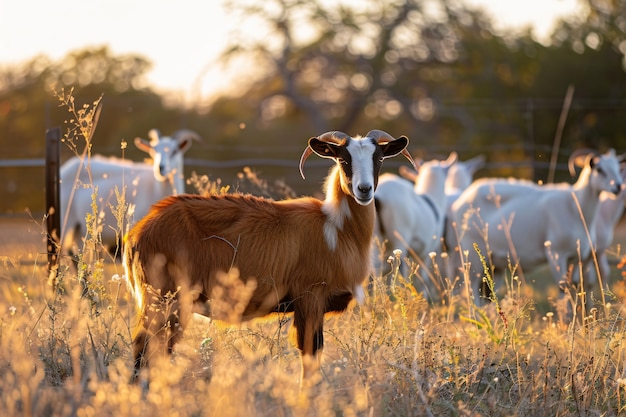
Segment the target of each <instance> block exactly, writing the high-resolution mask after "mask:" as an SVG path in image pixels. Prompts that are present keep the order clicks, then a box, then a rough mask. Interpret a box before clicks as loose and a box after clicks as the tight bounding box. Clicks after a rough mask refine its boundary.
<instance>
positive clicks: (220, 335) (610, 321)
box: [0, 218, 626, 417]
mask: <svg viewBox="0 0 626 417" xmlns="http://www.w3.org/2000/svg"><path fill="white" fill-rule="evenodd" d="M623 229H624V228H623V227H622V226H620V232H619V233H618V236H617V240H618V241H620V242H621V239H623V238H624V236H625V234H624V233H622V232H621V230H623ZM43 237H44V234H43V229H42V227H41V226H40V225H39V224H37V222H36V221H33V220H28V219H22V218H5V219H1V220H0V264H1V266H0V281H1V283H2V285H1V286H0V410H3V411H2V412H1V413H0V414H2V415H6V416H16V415H20V416H31V415H33V416H44V415H50V416H100V415H102V416H105V415H106V416H110V415H115V416H118V417H124V416H146V415H150V416H153V417H157V416H300V415H315V416H428V415H450V416H470V415H471V416H473V415H485V416H511V415H515V416H533V417H538V416H614V415H620V414H622V413H624V414H626V399H625V398H624V395H625V394H626V391H624V387H625V386H626V379H625V376H626V375H625V369H626V350H625V349H624V335H625V333H624V315H625V312H624V306H623V304H622V302H621V300H623V299H624V296H625V294H626V289H625V288H626V287H625V286H624V283H623V282H622V279H621V278H620V271H619V270H617V269H616V268H615V270H614V276H613V279H612V280H611V282H610V284H608V289H610V292H609V291H606V293H605V295H606V297H607V305H598V306H595V307H596V309H595V310H591V309H590V310H589V312H588V313H587V314H586V315H585V317H581V316H580V315H579V314H577V315H576V317H575V318H574V319H573V320H563V319H562V318H561V316H560V314H559V307H558V306H557V303H556V302H555V300H556V299H558V298H559V294H558V291H557V289H556V288H555V286H554V285H552V284H550V283H547V284H546V283H545V280H546V279H549V278H546V275H545V273H542V272H541V271H540V272H538V273H536V274H534V275H533V276H531V277H528V281H529V282H527V283H519V284H517V283H516V285H512V286H510V287H509V288H508V289H505V290H504V295H503V297H502V298H501V299H500V300H499V307H500V310H499V311H498V310H497V309H496V307H495V305H494V303H492V304H491V305H489V306H487V307H484V308H479V307H477V306H475V305H473V304H472V303H470V302H469V301H468V300H467V299H466V298H465V297H463V296H461V295H460V294H458V295H457V294H456V293H460V292H459V291H456V292H455V293H454V295H448V294H445V293H439V294H435V297H433V299H432V300H427V299H426V298H425V297H424V296H423V295H422V292H421V288H420V287H419V285H418V286H417V288H416V287H414V286H413V285H411V284H409V283H406V282H404V280H403V279H402V277H398V280H397V281H396V282H397V285H396V286H395V288H394V289H390V288H389V287H388V286H387V285H385V284H384V283H385V282H386V281H387V279H388V277H373V279H372V288H371V291H370V293H369V295H368V297H367V298H366V300H365V302H364V303H363V304H362V305H352V306H351V307H350V308H349V310H348V311H347V312H346V313H344V314H342V315H338V316H334V317H329V318H328V319H327V321H326V325H325V334H324V336H325V341H326V343H325V350H324V354H323V359H322V368H321V369H322V372H321V375H319V378H318V379H317V380H316V381H312V382H313V383H312V387H310V388H309V389H305V390H300V389H299V383H298V377H299V367H300V361H299V356H298V352H297V350H296V349H295V348H294V347H293V346H292V344H291V343H290V341H289V335H288V333H289V327H290V325H291V318H290V317H289V316H276V317H274V318H273V319H271V320H265V321H259V322H251V323H247V324H245V325H241V326H238V327H234V328H233V327H224V326H219V325H215V323H209V322H208V320H205V319H201V318H197V319H194V322H193V324H192V326H191V328H190V329H188V331H187V332H186V337H185V338H184V340H183V341H182V343H181V344H179V345H178V346H177V348H176V352H175V354H174V356H173V360H172V362H171V363H168V364H164V365H163V366H162V367H161V368H160V369H153V370H152V372H153V375H151V381H152V382H151V385H150V389H149V390H143V389H142V388H141V387H140V386H138V385H133V384H129V380H130V377H131V368H132V363H131V362H132V360H131V357H130V356H131V353H130V340H131V321H132V319H131V318H130V317H131V315H132V314H131V313H132V311H133V304H132V301H131V300H130V299H129V297H128V294H127V292H126V287H125V282H124V280H123V279H122V278H120V277H121V276H122V271H121V267H120V265H119V264H116V263H113V262H110V261H101V260H99V259H95V260H94V261H93V262H92V263H90V264H89V265H88V267H89V274H88V276H89V285H88V291H87V292H86V293H84V294H83V295H82V296H81V292H82V287H81V285H80V284H79V282H78V279H77V275H76V273H74V272H72V271H71V270H67V271H62V272H61V273H60V275H59V277H60V288H61V289H62V290H61V291H57V292H54V291H52V288H51V287H50V285H48V275H47V270H46V257H45V256H44V255H43V250H44V247H45V246H44V243H43ZM548 282H549V281H548ZM596 298H599V297H597V290H596ZM564 302H567V300H565V301H564Z"/></svg>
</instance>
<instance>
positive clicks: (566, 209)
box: [446, 150, 622, 296]
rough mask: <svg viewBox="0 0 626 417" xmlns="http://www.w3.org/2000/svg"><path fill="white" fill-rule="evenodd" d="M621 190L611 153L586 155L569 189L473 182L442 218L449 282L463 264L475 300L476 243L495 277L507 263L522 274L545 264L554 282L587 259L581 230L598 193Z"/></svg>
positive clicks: (478, 268) (514, 182)
mask: <svg viewBox="0 0 626 417" xmlns="http://www.w3.org/2000/svg"><path fill="white" fill-rule="evenodd" d="M621 186H622V178H621V175H620V172H619V161H618V158H617V157H616V156H615V152H614V151H613V150H611V151H609V152H607V153H606V154H604V155H601V156H596V155H588V156H587V157H586V159H585V162H584V167H583V169H582V171H581V173H580V175H579V177H578V180H577V181H576V183H575V184H574V185H569V184H560V185H549V186H541V185H537V184H535V183H533V182H530V181H522V180H511V179H509V180H504V179H481V180H477V181H475V182H474V183H473V184H472V185H471V186H470V187H469V188H468V189H467V190H465V191H464V192H463V193H462V194H461V196H460V197H459V198H458V199H457V200H456V201H455V202H454V203H453V204H452V208H451V210H450V214H451V215H450V218H449V219H448V220H447V222H448V224H447V227H446V242H447V244H448V247H449V248H451V249H453V250H454V251H455V253H454V254H453V256H450V257H449V258H450V264H451V265H452V268H451V271H450V274H449V276H450V278H451V279H452V278H453V277H454V276H455V275H456V274H459V272H460V271H461V270H462V267H463V265H464V264H465V263H466V262H468V261H469V273H470V274H469V277H470V280H471V282H472V286H473V287H474V291H475V292H474V294H475V296H478V294H479V292H478V291H479V287H480V286H481V285H482V284H481V283H482V277H483V265H482V263H481V261H480V258H479V256H478V254H477V253H476V251H475V250H474V248H473V244H474V243H476V244H478V246H479V248H480V250H481V252H482V254H483V255H484V256H485V257H486V258H487V262H488V264H489V263H491V266H492V267H495V268H496V270H499V271H500V272H499V273H504V272H505V271H506V269H507V267H508V265H509V263H511V264H512V265H520V266H521V268H522V269H523V270H532V269H534V268H535V267H536V266H538V265H540V264H544V263H548V264H549V265H550V268H551V273H552V275H553V277H554V279H555V281H556V282H560V281H561V280H562V279H564V278H566V277H567V276H568V273H569V272H568V271H569V270H568V266H569V265H571V264H572V262H577V261H578V260H579V256H580V257H581V258H582V260H587V259H589V256H590V252H591V245H590V242H589V239H588V236H587V233H586V228H588V227H590V226H591V225H592V224H593V222H594V217H595V215H596V211H597V208H598V204H599V196H600V193H601V192H602V191H608V192H611V193H614V194H616V193H618V192H619V191H620V190H621ZM574 196H575V197H576V200H575V199H574ZM577 202H578V204H579V205H580V211H579V209H578V206H577ZM581 213H582V218H581ZM456 242H458V245H457V244H456ZM578 244H580V255H579V246H578ZM464 252H466V253H467V256H468V257H467V259H465V256H464V255H465V254H464Z"/></svg>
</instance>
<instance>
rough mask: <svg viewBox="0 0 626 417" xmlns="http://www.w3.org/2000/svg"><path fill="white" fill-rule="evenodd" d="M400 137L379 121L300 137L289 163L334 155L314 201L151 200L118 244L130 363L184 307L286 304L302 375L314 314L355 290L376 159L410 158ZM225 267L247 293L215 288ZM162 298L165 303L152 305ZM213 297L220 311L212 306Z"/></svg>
mask: <svg viewBox="0 0 626 417" xmlns="http://www.w3.org/2000/svg"><path fill="white" fill-rule="evenodd" d="M407 144H408V139H407V138H406V137H404V136H401V137H399V138H398V139H394V138H393V137H391V136H390V135H389V134H387V133H385V132H382V131H379V130H373V131H371V132H369V133H368V134H367V135H366V136H365V137H363V138H360V137H357V138H352V137H350V136H349V135H347V134H345V133H342V132H327V133H325V134H323V135H321V136H319V137H314V138H311V139H309V142H308V146H307V147H306V149H305V151H304V153H303V154H302V157H301V159H300V172H302V167H303V164H304V162H305V160H306V159H307V158H308V156H309V155H310V154H311V153H313V152H314V153H316V154H317V155H319V156H320V157H322V158H330V159H333V160H334V161H335V166H334V167H333V168H332V169H331V171H330V173H329V175H328V177H327V180H326V199H325V200H324V201H320V200H318V199H315V198H310V197H309V198H298V199H292V200H285V201H278V202H276V201H272V200H268V199H265V198H261V197H254V196H250V195H219V196H216V195H213V196H208V197H203V196H196V195H183V196H174V197H169V198H167V199H164V200H162V201H161V202H159V203H157V204H155V205H154V206H153V207H152V209H151V211H150V213H149V214H148V215H147V216H146V217H144V218H143V219H142V220H141V221H140V222H138V223H137V224H136V225H135V226H134V227H133V229H132V230H131V231H130V233H129V234H128V236H127V238H126V240H125V246H124V268H125V271H126V276H127V278H128V283H129V286H130V289H131V291H132V292H133V294H134V297H135V299H136V301H137V305H138V313H137V323H136V325H137V330H136V331H135V333H134V334H135V337H134V339H133V350H134V358H135V371H136V373H135V374H136V375H137V374H138V373H139V370H140V368H141V367H143V366H145V365H146V364H148V365H154V363H155V360H156V359H157V358H158V357H159V356H162V355H164V354H165V353H166V352H171V351H172V348H173V346H174V344H175V343H176V341H177V340H178V339H179V338H180V337H182V332H183V330H184V329H185V327H186V326H187V323H188V322H189V319H190V317H191V314H192V313H200V314H203V315H206V316H208V317H212V318H214V319H219V320H224V321H227V322H230V323H235V324H236V323H238V322H240V321H245V320H250V319H253V318H255V317H262V316H266V315H269V314H272V313H290V312H293V313H294V321H293V326H294V329H295V340H296V342H297V345H298V348H299V350H300V352H301V354H302V375H301V382H302V381H304V380H305V379H306V378H308V377H310V376H311V375H312V374H313V373H314V372H316V371H317V369H318V367H319V362H318V360H319V354H320V353H321V349H322V347H323V325H324V314H325V313H330V312H341V311H343V310H345V309H346V308H347V306H348V303H349V302H350V300H351V299H352V298H353V297H355V298H356V299H357V300H360V299H361V298H362V297H363V296H364V293H363V289H362V287H361V284H362V282H363V281H364V280H365V278H367V276H368V275H369V273H370V270H371V265H370V262H369V260H370V259H369V256H370V246H371V241H372V233H373V229H374V220H375V209H374V204H371V203H372V202H373V200H374V190H375V189H376V185H377V182H378V174H379V171H380V168H381V165H382V162H383V159H385V158H389V157H391V156H395V155H397V154H400V153H402V154H403V155H404V156H406V157H407V158H408V159H409V160H410V161H411V162H412V159H411V156H410V154H409V153H408V152H407V151H406V146H407ZM234 272H236V273H238V276H239V279H237V280H236V282H237V283H238V284H239V285H240V286H244V287H245V288H247V289H248V297H246V298H245V299H230V300H225V299H224V297H221V296H220V295H219V290H220V277H221V276H222V278H221V280H222V281H223V276H224V275H225V274H229V273H231V274H233V273H234ZM167 294H170V295H169V296H166V295H167ZM165 300H169V302H171V304H169V305H168V306H169V308H166V309H159V308H154V306H155V304H156V305H158V304H159V303H160V304H163V302H164V301H165ZM217 304H221V305H222V306H223V305H226V308H227V310H228V311H226V312H224V311H222V312H221V313H222V314H220V311H218V309H217V308H215V306H216V305H217ZM211 308H213V310H211ZM157 365H158V362H157Z"/></svg>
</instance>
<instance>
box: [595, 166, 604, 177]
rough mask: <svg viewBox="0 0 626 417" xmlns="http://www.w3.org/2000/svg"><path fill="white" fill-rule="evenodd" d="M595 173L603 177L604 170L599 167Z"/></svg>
mask: <svg viewBox="0 0 626 417" xmlns="http://www.w3.org/2000/svg"><path fill="white" fill-rule="evenodd" d="M596 171H598V174H600V175H604V170H603V169H602V168H600V167H598V168H596Z"/></svg>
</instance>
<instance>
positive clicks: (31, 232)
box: [0, 216, 47, 265]
mask: <svg viewBox="0 0 626 417" xmlns="http://www.w3.org/2000/svg"><path fill="white" fill-rule="evenodd" d="M45 233H46V225H45V222H44V221H43V220H42V219H31V218H29V217H26V216H0V259H7V258H9V259H10V260H11V261H19V262H21V263H23V262H27V263H28V262H29V261H30V262H43V264H44V265H45V264H46V262H47V256H46V234H45Z"/></svg>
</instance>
